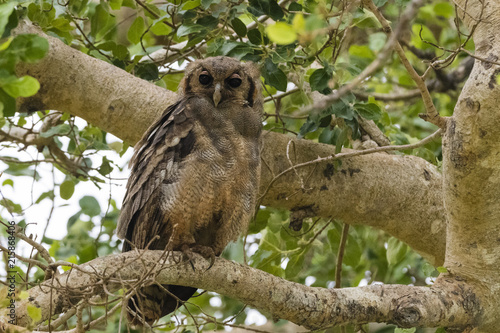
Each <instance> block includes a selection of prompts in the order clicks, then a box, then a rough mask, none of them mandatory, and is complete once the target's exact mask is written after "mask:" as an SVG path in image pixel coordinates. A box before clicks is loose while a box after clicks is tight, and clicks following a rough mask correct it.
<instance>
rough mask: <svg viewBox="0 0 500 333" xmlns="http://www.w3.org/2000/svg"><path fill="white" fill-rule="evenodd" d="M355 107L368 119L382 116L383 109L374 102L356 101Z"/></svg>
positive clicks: (376, 118)
mask: <svg viewBox="0 0 500 333" xmlns="http://www.w3.org/2000/svg"><path fill="white" fill-rule="evenodd" d="M354 109H355V110H356V112H358V114H359V115H360V116H361V117H363V118H365V119H368V120H378V119H380V116H382V110H380V108H379V106H378V105H377V104H374V103H356V104H354Z"/></svg>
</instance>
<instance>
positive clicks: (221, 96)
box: [181, 57, 262, 107]
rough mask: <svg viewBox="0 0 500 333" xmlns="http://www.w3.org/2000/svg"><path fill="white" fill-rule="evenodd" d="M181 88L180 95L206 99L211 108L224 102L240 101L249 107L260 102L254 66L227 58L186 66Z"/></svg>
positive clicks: (205, 60) (257, 72)
mask: <svg viewBox="0 0 500 333" xmlns="http://www.w3.org/2000/svg"><path fill="white" fill-rule="evenodd" d="M181 88H182V90H183V93H184V95H188V94H195V95H197V96H206V97H207V99H208V100H210V101H212V102H213V104H214V105H215V107H217V106H218V105H222V104H223V103H224V104H226V103H228V102H229V103H238V102H240V103H241V102H243V103H244V104H247V105H248V106H250V107H253V106H254V104H255V103H262V101H261V99H262V97H261V96H262V95H261V86H260V72H259V70H258V68H257V66H255V65H254V64H253V63H242V62H240V61H238V60H236V59H233V58H229V57H213V58H206V59H202V60H197V61H194V62H192V63H190V64H189V65H188V66H187V68H186V73H185V75H184V79H183V82H182V83H181Z"/></svg>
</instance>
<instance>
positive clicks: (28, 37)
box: [8, 34, 49, 63]
mask: <svg viewBox="0 0 500 333" xmlns="http://www.w3.org/2000/svg"><path fill="white" fill-rule="evenodd" d="M8 50H9V51H10V52H12V53H13V54H15V55H17V56H18V57H19V58H20V59H21V60H22V61H24V62H27V63H35V62H37V61H38V60H40V59H42V58H43V57H45V55H46V54H47V52H48V50H49V42H48V41H47V40H46V39H45V38H43V37H40V36H37V35H34V34H23V35H18V36H16V37H15V38H14V39H13V40H12V42H11V43H10V45H9V48H8Z"/></svg>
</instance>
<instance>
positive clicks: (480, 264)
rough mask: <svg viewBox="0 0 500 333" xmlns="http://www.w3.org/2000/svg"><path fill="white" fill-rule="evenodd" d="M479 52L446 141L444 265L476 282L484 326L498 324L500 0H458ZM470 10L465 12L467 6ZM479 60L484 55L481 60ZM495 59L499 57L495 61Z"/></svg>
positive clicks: (486, 329) (494, 328)
mask: <svg viewBox="0 0 500 333" xmlns="http://www.w3.org/2000/svg"><path fill="white" fill-rule="evenodd" d="M456 3H457V5H458V8H459V9H460V10H459V16H460V18H461V19H462V20H463V21H464V22H465V23H466V25H467V26H468V28H469V30H471V31H472V30H474V26H476V25H477V26H476V27H475V33H474V42H475V46H476V50H475V56H476V57H478V58H479V59H478V58H476V61H475V64H474V68H473V69H472V72H471V75H470V78H469V79H468V80H467V82H466V84H465V86H464V88H463V90H462V93H461V95H460V99H459V101H458V103H457V105H456V107H455V112H454V115H453V118H452V119H451V120H450V121H449V122H448V128H447V131H446V135H445V136H444V143H443V152H444V154H443V173H444V175H445V176H444V201H445V207H446V211H447V214H446V215H447V219H448V232H447V239H448V243H447V247H446V251H447V254H446V263H445V265H446V267H447V268H448V270H449V271H450V272H451V273H453V274H454V275H455V276H460V277H461V278H463V279H464V280H466V281H467V282H468V283H469V284H470V285H473V286H474V287H475V288H476V293H477V295H478V297H479V299H480V301H481V304H482V306H483V309H484V315H483V321H482V322H481V326H480V331H481V332H498V327H499V326H500V307H499V306H498V304H499V301H498V300H499V299H500V275H499V274H498V273H499V267H500V200H499V198H500V168H499V165H500V110H499V108H498V106H499V102H500V87H499V86H498V75H499V73H500V66H499V65H498V59H499V54H500V36H499V35H498V31H499V29H500V4H499V3H498V2H495V1H489V2H481V1H465V0H464V1H456ZM464 11H465V12H464ZM481 59H482V60H481ZM492 62H496V64H494V63H492Z"/></svg>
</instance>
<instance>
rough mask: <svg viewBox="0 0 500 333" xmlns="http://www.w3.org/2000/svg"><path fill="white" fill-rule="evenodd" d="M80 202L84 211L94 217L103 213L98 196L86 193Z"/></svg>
mask: <svg viewBox="0 0 500 333" xmlns="http://www.w3.org/2000/svg"><path fill="white" fill-rule="evenodd" d="M78 203H79V204H80V208H81V209H82V213H84V214H86V215H88V216H90V217H92V216H97V215H99V214H100V213H101V206H100V205H99V202H98V201H97V199H96V198H94V197H92V196H90V195H86V196H84V197H83V198H81V199H80V201H79V202H78Z"/></svg>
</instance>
